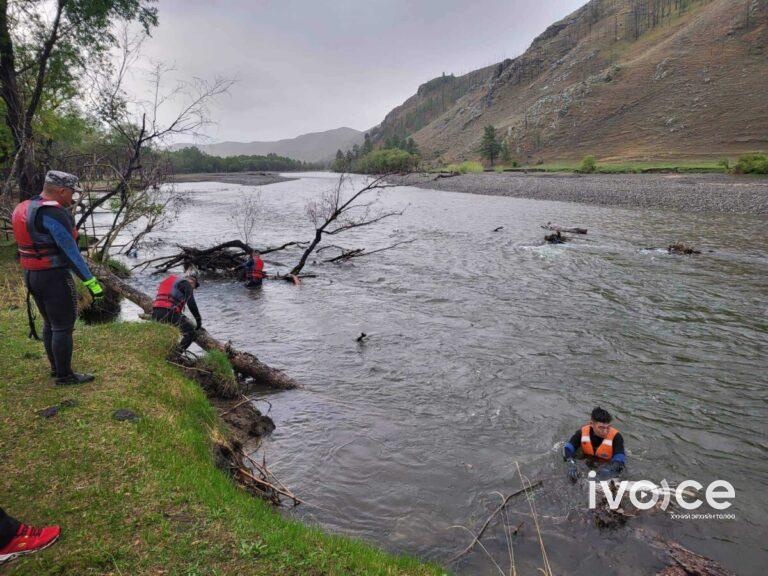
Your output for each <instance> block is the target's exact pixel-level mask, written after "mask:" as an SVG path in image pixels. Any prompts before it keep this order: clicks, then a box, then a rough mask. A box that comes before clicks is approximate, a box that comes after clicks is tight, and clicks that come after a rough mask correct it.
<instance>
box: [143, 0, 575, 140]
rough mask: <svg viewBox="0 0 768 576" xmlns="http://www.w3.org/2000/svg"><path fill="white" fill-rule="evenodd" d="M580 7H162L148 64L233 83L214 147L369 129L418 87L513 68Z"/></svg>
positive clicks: (482, 1) (219, 113) (456, 3)
mask: <svg viewBox="0 0 768 576" xmlns="http://www.w3.org/2000/svg"><path fill="white" fill-rule="evenodd" d="M585 2H586V0H476V1H475V2H470V1H468V0H325V1H323V0H251V1H247V0H160V2H159V4H158V6H159V17H160V25H159V27H158V28H157V29H155V30H154V32H153V37H152V38H151V39H150V40H148V41H147V42H146V43H145V45H144V49H143V53H144V55H145V57H146V59H148V60H149V59H151V60H155V61H158V60H159V61H162V62H164V63H168V64H173V65H174V67H175V72H174V74H176V75H177V76H178V77H180V78H191V77H202V78H213V77H215V76H217V75H219V76H228V77H236V78H237V83H236V84H235V85H234V87H233V88H232V90H231V93H230V94H229V95H228V96H224V97H223V98H221V99H220V100H219V101H218V102H217V104H216V105H215V107H214V108H213V109H212V111H211V112H212V116H213V117H214V119H215V120H216V124H215V125H213V126H211V127H209V128H208V129H207V130H206V132H207V133H208V135H209V136H210V137H211V138H212V140H213V141H222V140H238V141H252V140H276V139H280V138H291V137H294V136H297V135H299V134H304V133H307V132H317V131H321V130H328V129H331V128H338V127H340V126H349V127H352V128H356V129H358V130H365V129H367V128H370V127H372V126H374V125H376V124H378V123H379V122H381V120H382V119H383V118H384V116H385V114H386V113H387V112H389V111H390V110H391V109H392V108H394V107H395V106H397V105H398V104H400V103H402V102H403V101H404V100H405V99H406V98H408V97H409V96H411V95H412V94H413V93H414V92H415V91H416V89H417V88H418V86H419V85H420V84H422V83H423V82H425V81H427V80H429V79H431V78H434V77H435V76H439V75H440V74H442V73H443V72H445V73H446V74H451V73H454V74H457V75H458V74H462V73H465V72H469V71H471V70H474V69H476V68H480V67H482V66H486V65H488V64H492V63H495V62H498V61H500V60H502V59H503V58H508V57H514V56H517V55H519V54H520V53H521V52H523V51H524V50H525V49H526V48H527V47H528V45H529V44H530V42H531V40H533V38H534V37H535V36H537V35H538V34H540V33H541V32H542V31H544V29H545V28H546V27H547V26H549V25H550V24H552V23H553V22H555V21H556V20H559V19H560V18H562V17H564V16H566V15H567V14H569V13H571V12H573V11H574V10H575V9H577V8H578V7H579V6H581V5H583V4H585Z"/></svg>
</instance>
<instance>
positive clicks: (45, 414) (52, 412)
mask: <svg viewBox="0 0 768 576" xmlns="http://www.w3.org/2000/svg"><path fill="white" fill-rule="evenodd" d="M58 413H59V407H58V406H49V407H48V408H43V409H42V410H38V411H37V412H35V414H37V415H38V416H40V417H41V418H53V417H54V416H56V415H57V414H58Z"/></svg>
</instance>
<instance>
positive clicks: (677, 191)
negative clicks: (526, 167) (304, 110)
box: [390, 172, 768, 214]
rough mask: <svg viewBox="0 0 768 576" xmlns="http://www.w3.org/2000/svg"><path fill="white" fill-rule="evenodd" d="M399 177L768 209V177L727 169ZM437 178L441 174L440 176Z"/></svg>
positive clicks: (517, 191)
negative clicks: (722, 171) (711, 171)
mask: <svg viewBox="0 0 768 576" xmlns="http://www.w3.org/2000/svg"><path fill="white" fill-rule="evenodd" d="M437 176H438V175H437V174H410V175H407V176H399V177H393V178H391V179H390V182H391V183H392V184H400V185H408V186H416V187H418V188H428V189H434V190H446V191H449V192H466V193H469V194H485V195H490V196H512V197H516V198H532V199H535V200H555V201H562V202H581V203H586V204H596V205H602V206H623V207H626V208H666V209H671V210H685V211H688V212H729V213H734V214H768V178H759V177H747V176H730V175H726V174H685V175H682V174H565V173H558V174H530V173H529V174H526V173H517V172H502V173H496V172H483V173H478V174H463V175H460V176H451V177H442V178H437ZM436 178H437V179H436Z"/></svg>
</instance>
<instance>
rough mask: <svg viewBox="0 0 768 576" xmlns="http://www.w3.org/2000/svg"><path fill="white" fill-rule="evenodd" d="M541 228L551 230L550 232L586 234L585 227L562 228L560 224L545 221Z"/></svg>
mask: <svg viewBox="0 0 768 576" xmlns="http://www.w3.org/2000/svg"><path fill="white" fill-rule="evenodd" d="M542 228H544V230H551V231H552V232H568V233H569V234H586V233H587V229H586V228H563V227H562V226H558V225H556V224H552V222H547V224H546V225H543V226H542Z"/></svg>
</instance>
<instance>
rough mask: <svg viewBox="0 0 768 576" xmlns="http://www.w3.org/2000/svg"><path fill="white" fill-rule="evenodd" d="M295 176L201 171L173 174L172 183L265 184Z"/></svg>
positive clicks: (275, 182) (288, 179)
mask: <svg viewBox="0 0 768 576" xmlns="http://www.w3.org/2000/svg"><path fill="white" fill-rule="evenodd" d="M291 180H296V178H286V177H284V176H281V175H280V174H278V173H277V172H201V173H195V174H175V175H174V176H173V179H172V180H171V181H172V182H173V183H179V184H180V183H184V182H223V183H224V184H242V185H243V186H267V185H268V184H277V183H278V182H289V181H291Z"/></svg>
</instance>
